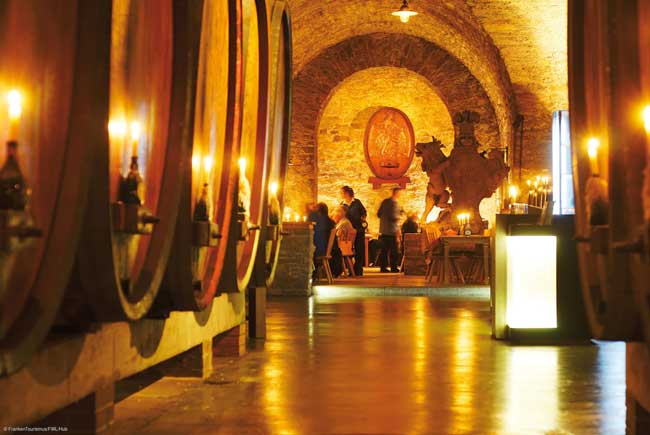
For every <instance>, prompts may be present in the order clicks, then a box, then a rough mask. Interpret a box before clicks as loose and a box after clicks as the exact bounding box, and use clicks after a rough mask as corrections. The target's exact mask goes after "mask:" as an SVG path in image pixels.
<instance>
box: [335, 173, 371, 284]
mask: <svg viewBox="0 0 650 435" xmlns="http://www.w3.org/2000/svg"><path fill="white" fill-rule="evenodd" d="M341 199H342V200H343V202H341V205H342V206H343V207H345V211H346V217H347V218H348V219H349V220H350V222H351V223H352V226H353V227H354V229H355V230H357V237H356V238H355V239H354V273H355V275H357V276H362V275H363V265H364V263H365V261H366V227H367V226H368V224H367V223H366V216H367V213H366V208H365V207H364V206H363V204H362V203H361V201H359V200H358V199H357V198H355V197H354V190H352V188H351V187H350V186H343V187H342V188H341Z"/></svg>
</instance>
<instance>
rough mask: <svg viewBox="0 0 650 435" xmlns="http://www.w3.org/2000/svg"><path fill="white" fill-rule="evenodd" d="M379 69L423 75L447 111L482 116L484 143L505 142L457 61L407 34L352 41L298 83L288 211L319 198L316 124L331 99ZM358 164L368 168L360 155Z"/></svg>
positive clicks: (322, 58) (487, 103)
mask: <svg viewBox="0 0 650 435" xmlns="http://www.w3.org/2000/svg"><path fill="white" fill-rule="evenodd" d="M381 67H398V68H404V69H408V70H410V71H412V72H415V73H417V74H418V75H420V76H422V77H423V78H425V79H426V80H427V81H428V82H429V84H430V86H431V87H432V88H433V89H435V92H436V93H437V95H438V97H439V99H440V100H441V101H442V102H443V103H444V105H445V106H446V107H447V111H448V112H449V113H455V112H458V111H462V110H474V111H476V112H478V113H479V114H480V115H481V123H480V125H479V126H478V131H477V137H478V139H479V141H480V142H481V143H482V144H483V145H485V146H491V147H498V146H500V144H501V143H502V141H501V130H500V125H499V123H498V119H497V116H496V115H495V112H494V108H493V106H492V102H491V100H490V99H489V97H488V95H487V94H486V92H485V90H484V89H483V88H482V87H481V84H480V83H479V81H478V80H477V79H476V78H475V77H473V76H472V74H471V73H470V72H469V70H468V69H467V68H466V67H465V66H464V65H463V64H462V63H461V62H460V61H459V60H458V59H456V58H454V57H453V56H450V55H449V53H447V52H445V51H444V50H442V49H441V48H440V47H438V46H436V45H434V44H432V43H430V42H427V41H426V40H423V39H421V38H415V37H412V36H408V35H396V34H383V33H373V34H370V35H364V36H359V37H355V38H350V39H348V40H346V41H343V42H341V43H340V44H337V45H335V46H333V47H329V48H328V49H326V50H324V51H323V52H322V53H321V54H320V55H319V56H318V57H316V58H314V59H312V61H311V62H309V63H308V64H307V65H306V66H305V67H304V68H303V70H302V71H301V72H300V73H299V74H298V76H297V77H296V78H295V79H294V83H293V85H294V87H293V116H292V123H291V127H292V131H291V152H290V158H289V165H290V166H289V171H288V174H287V178H286V181H285V189H287V191H289V192H291V195H290V196H289V197H288V198H287V203H288V206H289V207H290V208H292V209H294V210H302V209H303V208H304V204H305V203H306V202H312V201H314V200H316V197H317V190H318V189H317V180H316V174H317V171H318V169H319V168H318V167H317V158H318V157H317V156H318V151H317V143H316V142H317V133H318V123H319V120H320V118H321V115H322V113H323V110H324V108H325V106H326V104H327V101H328V100H329V99H330V98H331V96H332V95H333V94H334V92H335V89H337V87H338V86H340V84H341V83H342V82H344V81H345V80H346V79H347V78H348V77H350V76H352V75H353V74H356V73H358V72H360V71H364V70H367V69H374V68H381ZM375 71H378V70H375ZM357 163H358V164H359V165H363V164H365V163H364V159H363V157H362V155H361V156H360V158H359V159H358V160H357Z"/></svg>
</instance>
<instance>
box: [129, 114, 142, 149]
mask: <svg viewBox="0 0 650 435" xmlns="http://www.w3.org/2000/svg"><path fill="white" fill-rule="evenodd" d="M141 130H142V128H141V127H140V123H139V122H138V121H133V122H132V123H131V155H132V156H137V155H138V146H139V145H140V133H141Z"/></svg>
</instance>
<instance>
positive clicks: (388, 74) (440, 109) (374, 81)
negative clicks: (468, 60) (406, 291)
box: [318, 67, 454, 232]
mask: <svg viewBox="0 0 650 435" xmlns="http://www.w3.org/2000/svg"><path fill="white" fill-rule="evenodd" d="M380 106H389V107H395V108H397V109H400V110H401V111H402V112H404V113H405V114H406V116H408V118H409V120H410V121H411V124H413V130H414V131H415V137H416V141H417V142H429V141H430V140H431V135H435V136H436V137H437V138H438V139H440V140H442V141H443V143H445V144H448V145H449V146H450V147H451V145H452V143H453V140H454V128H453V125H452V123H451V117H450V115H449V112H448V111H447V107H446V106H445V104H444V102H443V101H442V100H441V99H440V97H439V96H438V94H436V92H435V90H434V89H433V87H432V86H431V84H430V83H429V82H428V81H427V80H426V79H424V78H423V77H422V76H420V75H418V74H415V73H414V72H411V71H409V70H407V69H404V68H394V67H380V68H370V69H366V70H363V71H360V72H358V73H355V74H353V75H351V76H350V77H348V78H347V79H346V80H345V81H344V82H343V83H341V84H340V85H339V86H338V87H337V88H336V90H335V91H334V94H333V95H332V97H331V98H330V99H329V101H328V103H327V105H326V106H325V109H324V111H323V114H322V116H321V120H320V125H319V127H318V200H319V201H324V202H326V203H327V204H328V205H334V204H337V203H338V202H339V198H338V192H339V190H340V188H341V186H342V185H344V184H348V185H350V186H352V187H353V188H354V190H355V192H356V195H357V197H358V198H359V199H360V200H361V201H362V202H363V203H364V204H365V206H366V208H367V209H368V214H369V216H368V224H369V228H370V230H371V231H372V232H376V231H378V229H379V223H378V219H377V217H376V214H375V212H376V210H377V209H378V208H379V204H380V202H381V201H382V200H383V199H384V198H386V197H387V196H388V195H389V192H390V188H391V187H393V186H392V185H386V186H385V187H383V188H382V189H379V190H373V188H372V185H370V184H369V183H368V178H369V177H371V176H373V174H372V171H371V170H370V168H369V167H368V165H367V164H366V162H365V158H364V148H363V140H364V134H365V129H366V124H367V120H368V118H369V117H370V116H371V115H372V113H374V111H375V110H376V108H377V107H380ZM449 151H451V149H450V150H449ZM420 162H421V159H419V158H417V157H414V158H413V162H412V164H411V167H410V169H409V171H408V172H407V174H406V176H408V177H409V178H410V179H411V184H409V185H408V186H407V189H406V191H405V192H403V195H402V201H401V205H402V207H403V208H404V209H405V210H406V211H414V212H417V213H418V214H419V213H421V212H422V210H423V208H424V196H425V194H426V188H427V183H428V182H429V179H428V177H427V175H426V173H424V172H422V169H421V167H420Z"/></svg>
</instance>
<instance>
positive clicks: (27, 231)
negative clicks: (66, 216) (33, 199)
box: [0, 90, 43, 253]
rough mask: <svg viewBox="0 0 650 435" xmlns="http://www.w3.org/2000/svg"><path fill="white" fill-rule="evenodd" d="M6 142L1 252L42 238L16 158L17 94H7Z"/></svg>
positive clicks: (0, 180)
mask: <svg viewBox="0 0 650 435" xmlns="http://www.w3.org/2000/svg"><path fill="white" fill-rule="evenodd" d="M8 103H9V138H10V139H9V140H8V141H7V156H6V160H5V162H4V164H3V165H2V168H1V169H0V251H1V252H4V253H10V252H13V251H15V250H16V249H19V248H20V247H21V246H24V245H26V244H28V242H29V241H30V240H31V239H34V238H37V237H42V236H43V231H42V230H41V229H40V228H37V227H36V226H34V224H33V222H34V219H33V217H32V215H31V213H30V211H29V196H30V190H29V188H28V187H27V182H26V180H25V177H24V176H23V173H22V171H21V169H20V162H19V159H18V141H17V139H16V138H17V137H18V125H19V122H20V116H21V114H22V98H21V95H20V93H19V92H18V91H16V90H12V91H10V92H9V94H8Z"/></svg>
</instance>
